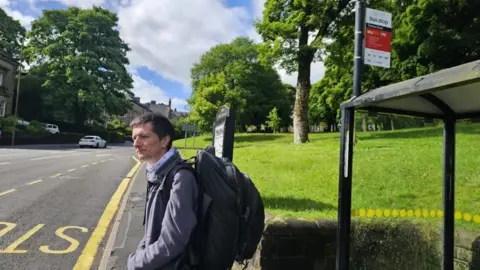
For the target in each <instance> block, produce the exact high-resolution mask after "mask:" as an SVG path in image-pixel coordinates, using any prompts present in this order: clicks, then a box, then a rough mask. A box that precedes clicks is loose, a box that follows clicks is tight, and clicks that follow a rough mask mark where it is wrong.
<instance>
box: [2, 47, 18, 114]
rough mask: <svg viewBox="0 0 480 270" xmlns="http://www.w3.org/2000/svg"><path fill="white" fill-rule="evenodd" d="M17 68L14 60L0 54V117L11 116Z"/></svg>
mask: <svg viewBox="0 0 480 270" xmlns="http://www.w3.org/2000/svg"><path fill="white" fill-rule="evenodd" d="M17 67H18V63H17V62H16V61H15V60H13V59H12V58H10V57H8V56H7V55H5V54H3V53H0V117H6V116H9V115H11V114H12V108H13V94H14V92H15V74H16V69H17Z"/></svg>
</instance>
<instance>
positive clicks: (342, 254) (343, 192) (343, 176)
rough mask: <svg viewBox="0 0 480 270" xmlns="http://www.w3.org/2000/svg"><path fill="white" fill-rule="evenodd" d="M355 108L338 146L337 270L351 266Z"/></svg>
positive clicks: (346, 116) (358, 81)
mask: <svg viewBox="0 0 480 270" xmlns="http://www.w3.org/2000/svg"><path fill="white" fill-rule="evenodd" d="M364 6H365V3H364V0H357V1H356V6H355V13H356V14H355V52H354V53H355V55H354V72H353V93H352V96H353V97H357V96H359V95H360V94H361V85H362V67H363V31H364V30H363V29H364V28H363V27H364V21H365V14H364V10H365V8H364ZM354 124H355V108H347V109H342V131H341V142H340V168H339V194H338V206H339V207H338V227H337V261H336V269H337V270H348V269H349V262H350V225H351V209H352V167H353V166H352V164H353V149H352V148H353V140H354V130H355V125H354Z"/></svg>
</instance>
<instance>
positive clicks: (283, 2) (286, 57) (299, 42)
mask: <svg viewBox="0 0 480 270" xmlns="http://www.w3.org/2000/svg"><path fill="white" fill-rule="evenodd" d="M350 2H351V1H349V0H337V1H307V0H299V1H290V0H267V1H266V2H265V10H264V12H263V18H262V20H261V21H257V22H256V23H255V26H256V28H257V31H258V33H259V34H260V35H261V36H262V38H263V40H264V41H265V42H264V47H263V50H262V52H263V55H264V57H263V58H264V61H267V62H270V61H273V62H280V67H282V68H284V69H285V70H286V71H287V72H292V71H297V72H298V77H297V91H296V98H295V107H294V111H293V128H294V142H295V143H305V142H307V141H308V128H309V127H308V107H309V106H308V102H309V94H310V88H311V85H310V66H311V63H312V62H313V61H314V60H319V59H320V55H321V49H322V48H323V47H324V45H325V40H326V38H328V37H329V35H330V32H331V31H332V30H333V29H334V28H335V24H336V21H337V20H338V19H339V18H341V14H342V12H344V10H348V9H352V8H353V7H352V6H349V3H350ZM311 35H313V37H312V38H311Z"/></svg>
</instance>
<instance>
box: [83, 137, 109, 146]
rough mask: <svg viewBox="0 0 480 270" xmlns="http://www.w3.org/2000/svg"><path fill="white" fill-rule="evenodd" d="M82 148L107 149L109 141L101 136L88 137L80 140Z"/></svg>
mask: <svg viewBox="0 0 480 270" xmlns="http://www.w3.org/2000/svg"><path fill="white" fill-rule="evenodd" d="M78 146H79V147H80V148H83V147H92V148H94V147H95V148H99V147H102V148H107V141H105V140H104V139H102V138H101V137H100V136H95V135H88V136H85V137H83V138H81V139H80V141H79V142H78Z"/></svg>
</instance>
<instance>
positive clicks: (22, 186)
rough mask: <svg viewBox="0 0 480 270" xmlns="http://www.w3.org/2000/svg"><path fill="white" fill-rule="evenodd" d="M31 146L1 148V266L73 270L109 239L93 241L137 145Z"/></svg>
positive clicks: (128, 168) (129, 165) (3, 267)
mask: <svg viewBox="0 0 480 270" xmlns="http://www.w3.org/2000/svg"><path fill="white" fill-rule="evenodd" d="M29 148H30V147H26V148H24V149H8V148H0V269H73V267H74V266H75V265H77V262H78V261H79V257H80V255H81V254H82V252H84V249H90V251H92V250H95V249H92V246H99V245H102V244H103V243H104V242H105V241H106V238H108V234H106V235H105V237H104V238H98V237H97V239H96V240H99V239H100V241H101V242H100V243H96V242H95V241H91V240H90V241H89V239H90V238H91V237H92V233H93V232H94V231H96V230H95V229H96V228H97V225H99V224H100V223H101V222H100V223H99V220H100V219H101V216H102V214H104V212H108V211H105V209H106V208H107V205H109V202H110V201H111V200H112V196H113V195H114V194H116V191H117V189H119V186H120V185H121V183H122V181H123V180H124V179H125V178H126V175H127V174H129V172H130V171H131V169H132V167H134V166H135V164H136V161H135V160H134V159H133V158H132V155H133V153H134V152H133V149H132V147H131V146H130V147H129V146H109V147H108V148H107V149H77V148H75V147H74V146H72V147H65V146H64V147H61V148H59V147H58V146H52V147H51V148H50V149H49V147H41V148H38V149H35V148H33V149H32V148H30V149H29ZM113 197H115V196H113ZM117 199H118V198H117ZM110 212H112V211H110ZM100 231H101V230H100ZM92 238H93V237H92ZM87 242H88V243H89V245H87V248H85V246H86V244H87ZM90 242H92V243H90ZM90 244H91V245H90ZM101 251H102V249H101V247H100V248H98V253H101ZM98 253H97V254H98ZM98 256H99V255H97V257H96V258H98ZM100 256H101V254H100ZM82 257H83V256H82ZM77 266H78V265H77ZM92 269H93V267H92Z"/></svg>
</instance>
